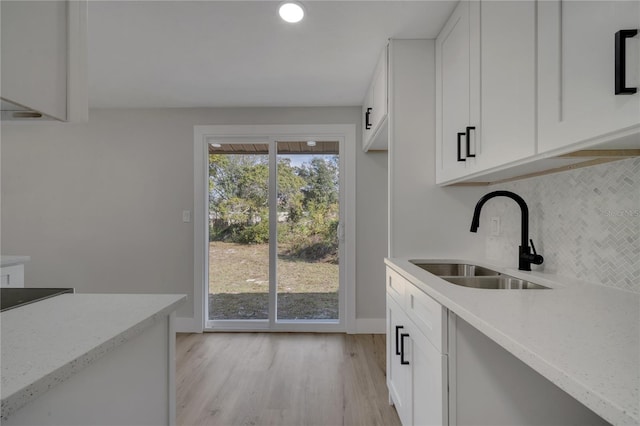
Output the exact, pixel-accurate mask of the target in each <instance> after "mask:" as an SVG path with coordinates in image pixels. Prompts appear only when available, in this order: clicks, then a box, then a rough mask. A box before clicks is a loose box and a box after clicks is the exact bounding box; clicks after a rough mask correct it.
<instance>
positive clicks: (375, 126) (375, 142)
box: [363, 46, 389, 151]
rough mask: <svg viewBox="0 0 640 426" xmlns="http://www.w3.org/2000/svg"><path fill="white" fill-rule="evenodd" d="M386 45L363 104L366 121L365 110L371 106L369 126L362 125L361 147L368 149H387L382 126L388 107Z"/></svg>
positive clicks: (385, 134) (386, 140) (386, 138)
mask: <svg viewBox="0 0 640 426" xmlns="http://www.w3.org/2000/svg"><path fill="white" fill-rule="evenodd" d="M387 52H388V47H386V46H385V48H384V49H383V51H382V53H381V54H380V57H379V58H378V63H377V65H376V69H375V70H374V73H373V79H372V80H371V84H370V86H369V90H368V92H367V98H366V99H365V104H364V106H363V117H364V120H365V121H364V122H365V123H366V112H367V109H368V108H371V110H370V114H369V124H370V128H369V129H366V126H363V128H364V129H365V130H363V149H364V151H368V150H370V149H373V150H387V146H388V139H389V137H388V135H387V133H386V131H385V127H384V126H383V125H384V123H385V122H386V121H385V120H386V119H387V109H388V89H387V87H388V83H387V74H388V63H389V62H388V53H387Z"/></svg>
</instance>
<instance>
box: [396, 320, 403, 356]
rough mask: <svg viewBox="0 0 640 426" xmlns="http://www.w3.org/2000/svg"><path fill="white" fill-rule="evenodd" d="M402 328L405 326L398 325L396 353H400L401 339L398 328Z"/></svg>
mask: <svg viewBox="0 0 640 426" xmlns="http://www.w3.org/2000/svg"><path fill="white" fill-rule="evenodd" d="M401 328H404V326H402V325H396V355H400V349H399V348H400V339H399V336H398V330H400V329H401Z"/></svg>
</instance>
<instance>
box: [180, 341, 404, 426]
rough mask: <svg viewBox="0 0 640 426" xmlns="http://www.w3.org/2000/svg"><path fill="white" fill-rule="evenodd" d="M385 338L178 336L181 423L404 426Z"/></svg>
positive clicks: (224, 425)
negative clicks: (388, 371)
mask: <svg viewBox="0 0 640 426" xmlns="http://www.w3.org/2000/svg"><path fill="white" fill-rule="evenodd" d="M384 339H385V337H384V335H371V334H368V335H346V334H316V333H309V334H300V333H205V334H178V337H177V350H176V357H177V369H176V382H177V423H178V425H216V426H226V425H234V426H235V425H255V426H262V425H295V426H303V425H323V426H337V425H363V426H365V425H366V426H375V425H390V426H395V425H400V420H399V419H398V415H397V413H396V411H395V409H394V408H393V407H392V406H390V405H389V403H388V396H387V387H386V382H385V380H386V378H385V340H384Z"/></svg>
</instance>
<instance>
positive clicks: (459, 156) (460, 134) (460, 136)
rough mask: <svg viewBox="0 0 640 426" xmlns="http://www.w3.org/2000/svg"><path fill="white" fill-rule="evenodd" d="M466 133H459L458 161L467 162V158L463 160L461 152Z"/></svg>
mask: <svg viewBox="0 0 640 426" xmlns="http://www.w3.org/2000/svg"><path fill="white" fill-rule="evenodd" d="M464 135H465V134H464V133H458V161H467V160H466V159H465V158H462V155H461V152H460V150H461V149H462V148H461V145H462V137H463V136H464Z"/></svg>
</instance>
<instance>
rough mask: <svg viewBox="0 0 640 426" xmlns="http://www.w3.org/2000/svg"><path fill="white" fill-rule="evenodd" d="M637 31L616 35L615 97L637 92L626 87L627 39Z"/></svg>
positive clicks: (626, 31) (624, 31) (633, 88)
mask: <svg viewBox="0 0 640 426" xmlns="http://www.w3.org/2000/svg"><path fill="white" fill-rule="evenodd" d="M636 34H638V30H620V31H618V32H617V33H616V58H615V68H616V95H632V94H634V93H636V92H637V88H635V87H627V76H626V66H627V52H626V46H627V43H626V41H627V39H628V38H631V37H635V36H636Z"/></svg>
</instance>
